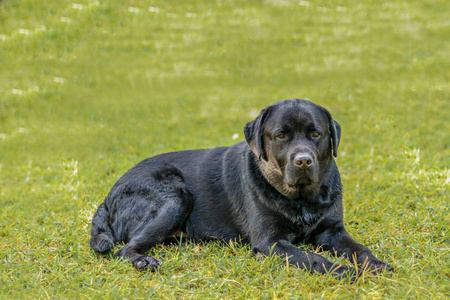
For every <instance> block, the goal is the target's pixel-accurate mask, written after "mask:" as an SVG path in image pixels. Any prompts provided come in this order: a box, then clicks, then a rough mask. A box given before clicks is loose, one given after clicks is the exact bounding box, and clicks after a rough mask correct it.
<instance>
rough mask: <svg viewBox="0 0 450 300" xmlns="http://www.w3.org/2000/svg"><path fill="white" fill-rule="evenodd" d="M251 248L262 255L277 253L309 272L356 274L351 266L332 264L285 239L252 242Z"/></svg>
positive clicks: (350, 275) (341, 275)
mask: <svg viewBox="0 0 450 300" xmlns="http://www.w3.org/2000/svg"><path fill="white" fill-rule="evenodd" d="M252 248H253V251H254V252H260V253H262V254H264V255H270V254H277V255H279V256H281V257H287V259H288V261H289V264H291V265H295V266H297V267H299V268H301V269H306V270H308V271H310V272H311V273H314V272H319V273H321V274H325V273H327V272H331V273H332V274H333V275H334V276H336V277H338V278H347V277H350V278H354V276H355V275H356V271H355V270H354V269H353V268H349V267H347V266H343V265H338V264H334V263H332V262H331V261H329V260H328V259H326V258H325V257H323V256H321V255H319V254H316V253H312V252H309V251H306V250H303V249H300V248H298V247H296V246H294V245H292V244H291V243H290V242H288V241H286V240H279V241H277V242H276V243H271V242H261V243H258V244H252Z"/></svg>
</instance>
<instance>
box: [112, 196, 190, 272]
mask: <svg viewBox="0 0 450 300" xmlns="http://www.w3.org/2000/svg"><path fill="white" fill-rule="evenodd" d="M176 200H178V199H176ZM176 200H173V199H170V200H166V202H165V203H164V206H162V207H160V209H159V210H158V212H157V215H156V216H154V215H153V216H151V217H148V218H145V219H143V220H142V221H141V222H140V223H139V224H137V226H136V227H135V228H134V229H133V231H132V232H131V234H130V235H131V239H130V241H129V242H128V243H127V244H126V245H125V246H123V247H122V248H121V249H120V250H119V251H117V252H116V254H115V255H114V256H115V257H120V258H124V259H128V260H130V261H131V263H132V264H133V266H134V267H135V268H136V269H138V270H146V269H150V270H153V269H155V268H156V267H158V266H159V265H160V264H161V262H160V261H159V260H157V259H156V258H154V257H151V256H146V255H145V252H147V251H148V250H149V249H150V248H152V247H155V246H156V244H158V243H161V242H163V241H164V240H165V239H166V238H168V237H169V236H170V235H171V234H173V233H175V232H176V231H177V230H179V229H180V227H181V226H182V224H183V223H184V222H185V221H186V218H187V216H188V215H189V213H190V205H187V204H186V203H185V202H183V201H181V199H179V200H180V201H176Z"/></svg>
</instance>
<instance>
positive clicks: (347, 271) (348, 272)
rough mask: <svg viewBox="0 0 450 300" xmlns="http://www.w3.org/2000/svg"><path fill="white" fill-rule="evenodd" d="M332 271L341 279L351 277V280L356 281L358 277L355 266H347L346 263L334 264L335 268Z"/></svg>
mask: <svg viewBox="0 0 450 300" xmlns="http://www.w3.org/2000/svg"><path fill="white" fill-rule="evenodd" d="M330 272H331V274H332V275H333V276H334V277H336V278H337V279H339V280H342V279H350V280H351V281H354V280H356V278H357V277H358V274H357V272H356V269H355V268H352V267H347V266H344V265H333V268H332V269H331V270H330Z"/></svg>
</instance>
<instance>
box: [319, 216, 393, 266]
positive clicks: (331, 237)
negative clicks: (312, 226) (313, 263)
mask: <svg viewBox="0 0 450 300" xmlns="http://www.w3.org/2000/svg"><path fill="white" fill-rule="evenodd" d="M314 243H315V244H316V245H320V246H322V247H323V249H324V250H328V251H330V252H333V253H336V254H337V255H338V256H342V255H343V256H345V257H346V258H347V259H348V260H349V261H350V262H351V263H354V264H358V265H359V266H360V270H361V271H363V270H369V271H370V272H371V273H372V274H379V273H381V272H382V271H383V270H390V271H394V268H393V267H392V266H390V265H388V264H386V263H384V262H382V261H380V260H379V259H377V258H376V257H375V256H374V255H373V254H372V252H371V251H370V250H369V248H367V247H366V246H364V245H361V244H360V243H357V242H356V241H355V240H353V238H352V237H351V236H350V235H349V234H348V232H347V231H346V230H345V228H344V226H343V225H342V224H340V225H339V226H336V227H334V228H328V229H327V230H325V231H324V232H322V233H321V234H319V235H316V236H315V239H314Z"/></svg>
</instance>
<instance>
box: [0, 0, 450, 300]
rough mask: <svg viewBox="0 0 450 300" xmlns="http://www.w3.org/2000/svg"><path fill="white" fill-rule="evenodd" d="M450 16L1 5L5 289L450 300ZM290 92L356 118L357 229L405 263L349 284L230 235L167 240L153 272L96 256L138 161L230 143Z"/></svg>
mask: <svg viewBox="0 0 450 300" xmlns="http://www.w3.org/2000/svg"><path fill="white" fill-rule="evenodd" d="M337 3H339V4H337ZM149 8H150V9H149ZM449 9H450V6H449V4H448V1H444V0H434V1H427V0H424V1H413V0H411V1H406V0H404V1H389V2H387V1H351V0H348V1H346V0H344V1H339V2H337V1H336V2H333V1H290V0H280V1H276V0H267V1H225V0H222V1H207V0H205V1H139V0H135V1H100V0H99V1H86V0H77V1H76V2H72V1H63V0H61V1H49V2H45V3H44V2H42V3H41V2H37V1H32V0H22V1H12V0H3V1H0V291H1V294H0V298H4V299H30V298H31V299H33V298H44V299H47V298H63V299H65V298H75V299H85V298H87V299H91V298H130V299H141V298H147V297H150V296H153V297H155V298H181V299H190V298H196V299H202V298H203V299H209V298H224V299H231V298H233V299H244V298H261V299H272V298H285V299H291V298H304V299H315V298H325V299H332V298H341V299H386V298H389V299H448V297H450V231H449V227H450V222H449V221H450V218H449V215H450V211H449V206H450V205H449V197H448V196H449V187H448V185H449V182H450V179H449V178H450V159H449V157H450V150H449V142H450V136H449V132H450V122H449V120H450V109H449V92H450V89H449V84H448V83H449V82H450V74H449V71H448V70H449V69H450V63H449V62H450V59H449V50H450V49H449V48H450V47H449V41H450V30H449V28H450V27H449V26H448V25H449V23H448V14H446V12H448V11H449ZM293 97H301V98H308V99H311V100H312V101H314V102H317V103H319V104H321V105H323V106H325V107H327V108H328V109H329V110H330V111H331V113H332V115H333V116H334V118H335V119H336V120H338V122H339V123H340V124H341V126H342V128H343V137H342V143H341V145H340V149H339V156H338V159H337V162H338V165H339V167H340V171H341V174H342V178H343V184H344V186H345V223H346V224H347V229H348V231H349V232H350V233H351V234H352V236H354V238H355V239H356V240H358V241H359V242H361V243H363V244H365V245H367V246H368V247H369V248H371V249H372V250H373V252H374V253H375V254H376V255H377V256H378V258H380V259H382V260H384V261H386V262H388V263H391V264H392V265H394V266H395V268H396V269H397V273H395V274H392V275H386V276H381V277H367V278H361V279H359V280H358V281H357V282H355V283H350V282H348V281H345V280H344V281H339V280H337V279H334V278H333V277H331V276H321V275H310V274H307V273H305V272H303V271H301V270H299V269H296V268H293V267H287V266H286V265H285V263H284V261H283V260H282V259H280V258H277V257H270V258H266V259H259V258H255V257H253V256H252V255H251V253H250V252H251V251H250V249H249V248H248V247H247V246H242V245H224V244H220V243H209V244H200V245H196V244H191V243H181V244H179V245H173V246H171V247H167V246H160V247H158V248H157V249H154V250H152V251H151V253H152V255H154V256H156V257H157V258H159V259H161V260H162V261H163V263H164V264H163V266H162V267H161V268H160V269H159V271H157V272H156V273H149V272H144V273H139V272H137V271H135V270H134V269H133V268H132V266H131V265H130V264H129V263H126V262H121V261H117V260H114V259H112V257H111V256H109V257H102V256H99V255H97V254H95V253H94V252H93V251H92V250H91V249H90V248H89V245H88V239H89V228H90V219H91V217H92V214H93V212H94V211H95V209H96V207H97V206H98V205H99V204H100V203H101V202H102V201H103V198H104V197H105V196H106V194H107V193H108V191H109V189H110V188H111V187H112V185H113V184H114V182H115V181H116V180H117V179H118V178H119V177H120V176H121V175H122V174H123V173H124V172H125V171H126V170H128V169H129V168H131V167H132V166H133V165H134V164H136V163H137V162H139V161H140V160H142V159H144V158H146V157H149V156H152V155H155V154H158V153H161V152H167V151H175V150H182V149H193V148H205V147H214V146H223V145H231V144H233V143H235V142H236V140H234V139H233V138H232V137H233V135H234V134H235V133H238V134H239V138H238V139H237V140H242V139H243V133H242V131H243V127H244V125H245V123H246V122H248V121H249V120H251V119H252V118H253V117H254V116H255V113H257V112H258V111H259V110H261V109H262V108H264V107H265V106H266V105H268V104H271V103H273V102H275V101H277V100H281V99H286V98H293ZM305 247H309V248H308V249H309V250H312V251H316V250H317V249H312V248H310V246H308V245H305ZM325 255H327V256H328V257H329V258H331V259H333V260H336V258H332V257H331V256H330V255H328V254H325Z"/></svg>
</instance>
